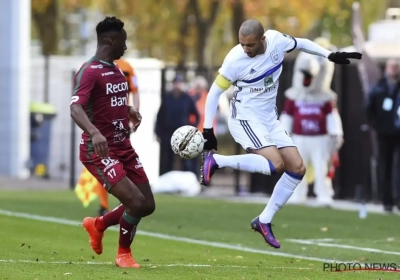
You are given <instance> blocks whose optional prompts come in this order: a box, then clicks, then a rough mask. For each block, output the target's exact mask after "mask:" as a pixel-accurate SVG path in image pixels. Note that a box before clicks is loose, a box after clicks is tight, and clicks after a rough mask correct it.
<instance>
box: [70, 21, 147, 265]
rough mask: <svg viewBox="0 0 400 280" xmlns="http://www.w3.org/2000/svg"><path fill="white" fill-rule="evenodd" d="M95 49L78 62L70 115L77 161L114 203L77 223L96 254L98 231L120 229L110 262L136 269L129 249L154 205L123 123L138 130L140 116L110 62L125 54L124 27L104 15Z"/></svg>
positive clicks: (99, 249) (99, 243)
mask: <svg viewBox="0 0 400 280" xmlns="http://www.w3.org/2000/svg"><path fill="white" fill-rule="evenodd" d="M96 33H97V51H96V54H95V56H94V57H92V58H91V59H90V60H89V61H87V62H86V63H84V64H83V65H82V67H81V68H80V70H79V72H78V73H77V74H76V77H75V80H74V95H73V97H72V98H71V117H72V118H73V119H74V121H75V123H76V124H77V125H78V126H79V127H80V128H81V129H82V130H83V133H82V140H81V144H80V149H79V150H80V156H79V158H80V160H81V162H82V163H83V165H84V166H85V167H86V168H87V170H89V171H90V173H92V174H93V176H94V177H96V179H97V180H98V181H99V182H100V183H101V184H102V185H103V186H104V187H105V188H106V189H107V190H108V192H109V193H111V194H112V195H113V196H115V197H116V198H117V199H118V200H119V201H120V202H121V205H119V206H118V207H117V208H115V209H114V210H112V211H111V212H109V213H107V214H105V215H104V216H101V217H97V218H91V217H87V218H85V219H84V220H83V227H84V228H85V230H86V231H87V232H88V234H89V239H90V245H91V247H92V249H93V251H94V252H95V253H96V254H99V255H100V254H101V253H102V251H103V245H102V238H103V236H104V231H105V230H106V229H107V228H108V227H110V226H113V225H117V224H119V225H120V232H119V247H118V253H117V257H116V260H115V263H116V265H117V266H119V267H124V268H139V267H140V265H139V264H138V263H136V261H135V260H134V259H133V257H132V253H131V249H130V246H131V244H132V241H133V238H134V236H135V232H136V228H137V226H138V224H139V221H140V219H141V218H143V217H145V216H148V215H150V214H152V213H153V212H154V210H155V202H154V197H153V193H152V191H151V188H150V185H149V181H148V179H147V176H146V173H145V171H144V170H143V166H142V164H141V163H140V160H139V156H138V154H137V153H136V151H135V150H134V149H133V147H132V145H131V142H130V140H129V120H130V121H132V123H133V124H134V126H135V129H136V128H137V127H138V126H139V124H140V121H141V115H140V114H139V112H138V111H137V110H136V109H135V108H134V107H132V106H128V105H127V98H128V94H129V86H128V83H127V81H126V78H125V76H124V74H123V73H122V71H121V70H120V69H119V68H118V67H117V66H116V65H115V64H114V60H116V59H119V58H120V57H122V55H123V54H124V52H125V50H126V44H125V42H126V38H127V37H126V32H125V30H124V23H123V22H122V21H121V20H119V19H117V18H116V17H106V18H105V19H104V20H103V21H101V22H100V23H99V24H98V25H97V27H96Z"/></svg>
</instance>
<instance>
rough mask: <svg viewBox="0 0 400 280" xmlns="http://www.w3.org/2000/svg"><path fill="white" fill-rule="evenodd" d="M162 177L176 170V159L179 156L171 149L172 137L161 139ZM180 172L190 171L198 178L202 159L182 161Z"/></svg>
mask: <svg viewBox="0 0 400 280" xmlns="http://www.w3.org/2000/svg"><path fill="white" fill-rule="evenodd" d="M160 149H161V167H162V168H161V172H160V173H161V175H162V174H164V173H167V172H170V171H172V170H174V162H175V159H177V158H178V156H177V155H175V154H174V152H173V151H172V149H171V137H163V139H161V145H160ZM180 166H181V168H180V169H179V170H180V171H190V172H193V173H194V174H196V176H197V178H199V176H200V157H197V158H194V159H189V160H188V159H180Z"/></svg>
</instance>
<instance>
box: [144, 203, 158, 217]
mask: <svg viewBox="0 0 400 280" xmlns="http://www.w3.org/2000/svg"><path fill="white" fill-rule="evenodd" d="M154 211H156V203H155V202H154V200H153V201H152V202H147V203H146V206H145V208H144V211H143V212H144V213H143V217H146V216H150V215H151V214H153V213H154Z"/></svg>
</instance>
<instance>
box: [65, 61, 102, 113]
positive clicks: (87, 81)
mask: <svg viewBox="0 0 400 280" xmlns="http://www.w3.org/2000/svg"><path fill="white" fill-rule="evenodd" d="M95 83H96V78H95V76H94V74H93V71H91V68H89V67H84V68H82V69H81V70H80V71H79V72H78V73H77V75H76V76H75V79H74V95H73V96H72V98H71V105H72V104H81V105H84V106H85V105H86V104H87V103H88V101H89V98H90V95H91V93H92V91H93V88H94V85H95Z"/></svg>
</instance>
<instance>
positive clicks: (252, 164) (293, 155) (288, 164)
mask: <svg viewBox="0 0 400 280" xmlns="http://www.w3.org/2000/svg"><path fill="white" fill-rule="evenodd" d="M295 49H298V50H301V51H304V52H307V53H310V54H314V55H319V56H322V57H325V58H327V59H329V60H330V61H332V62H334V63H337V64H349V63H350V61H349V58H354V59H361V54H360V53H344V52H331V51H329V50H327V49H324V48H322V47H321V46H319V45H317V44H316V43H314V42H312V41H310V40H308V39H303V38H294V37H292V36H289V35H286V34H283V33H280V32H278V31H276V30H267V31H266V32H265V33H264V28H263V26H262V25H261V23H260V22H258V21H256V20H247V21H245V22H243V23H242V25H241V27H240V30H239V44H238V45H237V46H235V47H234V48H232V49H231V51H230V52H229V53H228V55H227V56H226V57H225V60H224V62H223V64H222V66H221V68H220V69H219V75H218V76H217V78H216V79H215V81H214V83H213V85H212V86H211V88H210V91H209V93H208V95H207V101H206V106H205V119H204V129H203V136H204V138H205V140H206V142H205V144H204V149H205V150H206V152H205V153H204V154H203V164H202V170H201V183H202V185H204V186H207V185H209V183H210V179H211V176H212V175H213V174H214V173H215V171H216V170H218V169H219V168H224V167H231V168H234V169H237V170H242V171H248V172H252V173H254V172H257V173H262V174H266V175H272V174H280V173H282V172H283V174H282V176H281V177H280V179H279V181H278V182H277V184H276V185H275V188H274V190H273V192H272V195H271V198H270V200H269V202H268V204H267V206H266V207H265V209H264V210H263V212H262V213H261V214H260V215H259V216H258V217H256V218H255V219H254V220H253V221H252V222H251V228H252V229H254V230H255V231H257V232H259V233H260V234H261V235H262V236H263V237H264V240H265V241H266V242H267V243H268V244H269V245H271V246H272V247H274V248H280V243H279V241H278V240H277V239H276V238H275V236H274V234H273V232H272V229H271V221H272V218H273V216H274V215H275V213H276V212H277V211H278V210H279V209H281V208H282V207H283V205H285V203H286V202H287V201H288V199H289V198H290V196H291V195H292V194H293V191H294V189H295V188H296V186H297V185H298V184H299V183H300V181H301V180H302V178H303V176H304V174H305V172H306V168H305V166H304V164H303V160H302V158H301V156H300V154H299V152H298V150H297V148H296V145H295V143H294V142H293V140H292V139H291V137H290V135H289V134H288V133H287V132H286V131H285V129H284V128H283V126H282V125H281V123H280V122H279V120H278V113H277V108H276V96H277V92H278V85H279V76H280V74H281V72H282V61H283V59H284V55H285V53H289V52H291V51H293V50H295ZM232 84H233V85H234V86H235V91H234V95H233V98H232V100H231V118H230V119H229V121H228V126H229V131H230V133H231V135H232V137H233V138H234V139H235V141H236V142H237V143H239V144H240V145H241V146H242V147H243V148H244V149H245V150H246V151H247V152H248V153H247V154H245V155H233V156H224V155H219V154H217V153H215V151H216V150H217V140H216V138H215V135H214V132H213V128H212V127H213V119H214V117H215V114H216V111H217V106H218V100H219V97H220V95H221V94H222V93H223V92H224V91H225V90H227V89H228V88H229V87H230V86H231V85H232Z"/></svg>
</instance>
